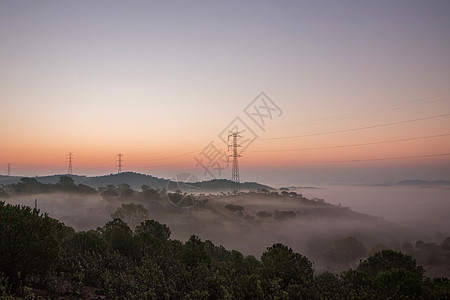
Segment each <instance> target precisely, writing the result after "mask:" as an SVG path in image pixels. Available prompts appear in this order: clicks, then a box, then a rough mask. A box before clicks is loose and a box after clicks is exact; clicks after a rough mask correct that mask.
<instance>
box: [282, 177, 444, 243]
mask: <svg viewBox="0 0 450 300" xmlns="http://www.w3.org/2000/svg"><path fill="white" fill-rule="evenodd" d="M291 190H293V191H296V192H298V193H301V194H303V195H304V196H306V197H308V198H314V197H317V198H322V199H326V201H327V202H328V203H331V204H335V205H339V204H340V205H342V206H346V207H350V208H351V209H352V210H354V211H358V212H362V213H366V214H370V215H373V216H379V217H382V218H384V219H385V220H387V221H392V222H395V223H397V224H400V225H404V226H408V227H412V228H414V229H415V230H419V231H420V232H421V234H422V235H433V234H434V233H435V232H436V231H447V233H448V231H450V188H449V187H442V186H434V187H429V186H428V187H420V186H340V185H323V186H315V187H314V188H295V189H291Z"/></svg>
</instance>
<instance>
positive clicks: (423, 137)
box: [247, 133, 450, 152]
mask: <svg viewBox="0 0 450 300" xmlns="http://www.w3.org/2000/svg"><path fill="white" fill-rule="evenodd" d="M444 136H450V133H445V134H437V135H428V136H420V137H413V138H405V139H397V140H386V141H378V142H369V143H359V144H345V145H337V146H324V147H311V148H297V149H275V150H253V151H251V150H250V151H247V152H273V151H303V150H323V149H336V148H347V147H360V146H369V145H379V144H388V143H397V142H407V141H415V140H423V139H431V138H437V137H444Z"/></svg>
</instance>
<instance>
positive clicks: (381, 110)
mask: <svg viewBox="0 0 450 300" xmlns="http://www.w3.org/2000/svg"><path fill="white" fill-rule="evenodd" d="M448 95H450V94H449V93H445V94H441V95H435V96H430V97H425V98H420V99H415V100H410V101H403V102H400V103H396V104H392V105H389V106H385V107H381V108H379V109H375V110H366V111H363V112H361V113H357V114H350V113H348V114H343V115H335V116H330V117H327V118H322V119H318V120H316V121H313V122H308V123H305V122H298V123H294V124H291V125H288V126H285V127H283V128H278V129H270V130H269V131H274V130H280V129H284V128H286V127H289V128H292V127H299V126H305V125H307V124H317V123H322V122H327V121H337V120H344V119H352V118H358V117H362V116H369V115H374V114H379V113H385V112H390V111H395V110H400V109H404V108H409V107H414V106H418V105H423V104H428V103H434V102H439V101H448V100H450V97H448ZM442 97H444V98H442Z"/></svg>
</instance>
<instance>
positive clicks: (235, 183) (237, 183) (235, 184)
mask: <svg viewBox="0 0 450 300" xmlns="http://www.w3.org/2000/svg"><path fill="white" fill-rule="evenodd" d="M239 134H240V132H239V131H236V132H229V133H228V141H230V137H232V138H233V140H232V143H231V144H229V145H228V151H229V150H230V147H231V148H233V154H231V155H229V156H228V157H232V158H233V171H232V175H231V185H232V186H231V189H232V191H233V193H237V192H239V190H240V188H241V180H240V178H239V163H238V157H242V156H241V155H239V153H238V147H242V146H241V145H239V144H238V142H237V140H238V138H241V137H242V136H241V135H239Z"/></svg>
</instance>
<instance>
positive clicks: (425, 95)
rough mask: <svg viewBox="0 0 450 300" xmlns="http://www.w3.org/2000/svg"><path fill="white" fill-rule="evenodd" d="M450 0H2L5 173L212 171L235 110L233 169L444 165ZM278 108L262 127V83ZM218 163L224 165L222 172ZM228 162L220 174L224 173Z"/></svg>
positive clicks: (306, 178) (1, 167) (371, 174)
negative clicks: (239, 138)
mask: <svg viewBox="0 0 450 300" xmlns="http://www.w3.org/2000/svg"><path fill="white" fill-rule="evenodd" d="M449 13H450V1H412V0H407V1H406V0H405V1H34V0H33V1H21V0H15V1H5V0H0V41H1V47H0V141H1V142H0V174H6V173H7V164H8V163H10V164H11V175H14V176H34V175H48V174H55V173H57V174H63V173H66V172H67V162H66V155H67V153H68V152H72V153H73V155H74V161H73V173H74V174H79V175H102V174H109V173H115V172H117V169H116V167H115V160H116V154H118V153H123V155H124V167H123V170H124V171H135V172H142V173H146V174H151V175H155V176H160V177H166V178H171V177H172V176H173V175H175V174H177V173H179V172H191V173H194V174H195V175H196V176H197V177H198V178H199V179H210V176H209V175H208V174H205V170H204V169H202V168H201V167H200V166H198V165H196V164H197V163H196V160H195V159H194V157H197V158H198V157H199V156H200V153H201V151H202V150H204V149H205V147H207V146H208V145H209V143H210V142H213V143H214V145H217V147H219V148H221V149H222V152H223V153H225V152H226V150H227V147H226V145H225V144H224V143H222V142H221V141H220V138H219V134H220V133H221V132H223V130H225V129H226V128H227V126H228V125H229V124H230V122H232V121H233V120H234V119H235V118H236V117H239V118H241V120H242V121H243V122H244V123H245V124H246V125H247V126H248V127H250V128H251V129H252V130H253V131H254V133H255V135H257V136H258V138H257V139H256V140H255V141H254V142H253V143H252V144H251V145H249V146H248V147H247V148H246V149H245V151H243V152H242V158H240V161H239V163H240V167H241V179H242V180H243V181H262V182H264V183H268V184H282V183H292V184H302V183H315V182H326V183H335V182H373V181H377V182H382V181H388V180H402V179H414V178H420V179H428V180H435V179H447V180H448V179H450V17H449V16H450V14H449ZM262 91H264V93H265V94H266V95H267V96H268V97H270V99H271V100H272V101H273V103H275V104H276V105H277V106H278V108H279V109H280V110H281V111H282V113H281V112H280V113H278V112H277V114H274V115H273V116H272V119H269V118H266V119H265V121H266V123H265V127H264V130H262V129H261V128H260V127H258V126H257V124H256V123H255V122H253V121H252V120H251V119H250V118H249V116H248V115H246V114H245V112H244V110H245V108H246V107H247V105H249V104H250V103H251V102H252V101H253V100H254V99H255V97H257V96H258V95H259V94H260V92H262ZM216 175H217V174H216ZM230 176H231V175H230V170H229V169H228V170H223V172H222V173H221V174H220V176H217V177H222V178H229V177H230Z"/></svg>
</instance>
